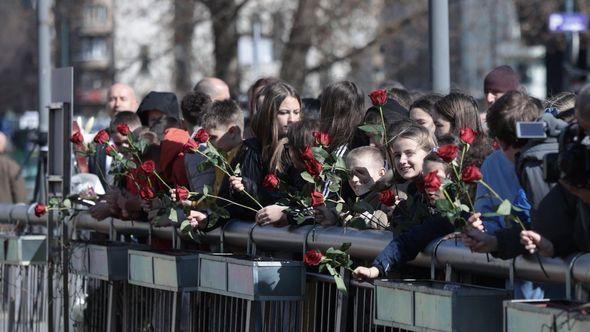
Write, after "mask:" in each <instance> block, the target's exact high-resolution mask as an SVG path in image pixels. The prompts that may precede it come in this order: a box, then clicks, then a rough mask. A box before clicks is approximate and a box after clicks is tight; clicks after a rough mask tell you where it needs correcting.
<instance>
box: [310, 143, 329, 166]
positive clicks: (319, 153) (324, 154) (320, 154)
mask: <svg viewBox="0 0 590 332" xmlns="http://www.w3.org/2000/svg"><path fill="white" fill-rule="evenodd" d="M311 150H312V151H313V156H314V157H315V159H316V160H317V161H319V162H320V163H322V164H323V163H324V162H325V161H326V159H328V158H330V154H329V153H328V151H326V150H324V148H322V147H321V146H316V147H313V148H311Z"/></svg>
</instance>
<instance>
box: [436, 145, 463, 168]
mask: <svg viewBox="0 0 590 332" xmlns="http://www.w3.org/2000/svg"><path fill="white" fill-rule="evenodd" d="M436 153H437V154H438V156H439V157H440V158H441V159H442V160H444V161H445V162H447V163H450V162H451V161H453V160H455V158H457V155H458V154H459V147H458V146H456V145H455V144H447V145H443V146H440V147H439V148H438V150H437V151H436Z"/></svg>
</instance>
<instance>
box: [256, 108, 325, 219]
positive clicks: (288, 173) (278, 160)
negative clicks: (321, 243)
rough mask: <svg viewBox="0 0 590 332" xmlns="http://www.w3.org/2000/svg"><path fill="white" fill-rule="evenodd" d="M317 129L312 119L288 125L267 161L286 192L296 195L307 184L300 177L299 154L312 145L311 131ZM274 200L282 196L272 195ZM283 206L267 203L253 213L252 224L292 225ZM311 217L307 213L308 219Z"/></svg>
mask: <svg viewBox="0 0 590 332" xmlns="http://www.w3.org/2000/svg"><path fill="white" fill-rule="evenodd" d="M318 130H319V122H318V121H317V120H313V119H304V120H301V121H299V122H296V123H294V124H292V125H291V127H290V128H289V132H288V133H287V137H285V138H283V139H282V140H281V142H280V144H279V148H278V149H277V150H276V151H275V155H274V156H273V158H272V160H271V166H270V169H274V170H276V174H277V176H278V177H279V178H280V180H281V182H282V184H281V186H283V187H285V186H287V187H289V191H292V192H298V191H299V192H300V191H302V190H303V189H304V186H306V185H310V184H309V183H307V182H306V181H305V180H303V178H302V177H301V172H303V171H305V165H304V162H303V161H302V160H301V158H300V155H301V153H302V152H303V150H304V149H305V148H306V147H309V146H313V145H314V143H315V138H314V136H313V133H314V132H317V131H318ZM273 197H274V201H275V202H276V201H278V200H280V199H281V198H282V197H280V196H278V193H277V194H275V195H273ZM287 208H288V207H287V206H284V205H278V204H271V205H268V206H265V207H264V208H262V209H260V210H259V211H258V213H257V214H256V222H257V223H258V224H260V225H268V224H273V225H286V224H296V221H295V219H294V214H293V213H285V210H286V209H287ZM311 217H312V215H311V213H309V218H310V219H311Z"/></svg>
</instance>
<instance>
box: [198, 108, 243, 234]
mask: <svg viewBox="0 0 590 332" xmlns="http://www.w3.org/2000/svg"><path fill="white" fill-rule="evenodd" d="M201 124H202V126H203V128H204V129H205V130H206V131H207V133H208V134H209V141H210V142H211V144H212V145H213V146H214V147H215V148H216V149H217V150H218V151H219V152H221V153H223V154H224V155H225V157H226V160H227V161H228V163H230V165H231V166H232V167H235V166H236V162H235V161H236V158H238V159H239V158H240V156H239V154H240V153H241V149H242V143H243V134H244V112H243V111H242V109H241V108H240V106H239V105H238V104H237V103H236V102H235V101H233V100H231V99H226V100H219V101H215V102H213V104H212V105H211V108H210V109H209V110H208V111H207V112H206V113H205V114H204V115H203V118H202V121H201ZM195 155H196V156H197V157H196V159H197V160H198V161H199V163H200V162H205V158H204V157H202V156H201V155H199V154H195ZM187 173H188V176H189V182H190V189H191V191H195V192H202V191H203V187H204V186H208V187H209V188H211V190H212V192H211V193H212V194H213V195H219V196H228V195H229V193H228V188H227V187H228V178H227V177H226V176H225V174H224V173H223V172H222V171H221V170H219V169H217V168H215V167H211V168H208V169H206V170H203V171H199V170H198V163H197V164H195V165H194V166H191V167H190V168H187ZM189 204H190V203H189ZM194 208H196V209H194V210H193V211H191V213H190V218H191V219H194V220H196V221H197V222H199V223H200V224H201V225H202V227H203V228H204V229H205V228H207V224H206V223H202V221H204V220H206V218H207V211H206V209H204V207H202V206H194ZM231 211H233V210H232V207H230V212H231Z"/></svg>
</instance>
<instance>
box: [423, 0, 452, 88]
mask: <svg viewBox="0 0 590 332" xmlns="http://www.w3.org/2000/svg"><path fill="white" fill-rule="evenodd" d="M428 26H429V41H430V43H429V46H430V77H431V80H432V91H433V92H437V93H442V94H447V93H449V92H450V89H451V74H450V59H449V2H448V0H428Z"/></svg>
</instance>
